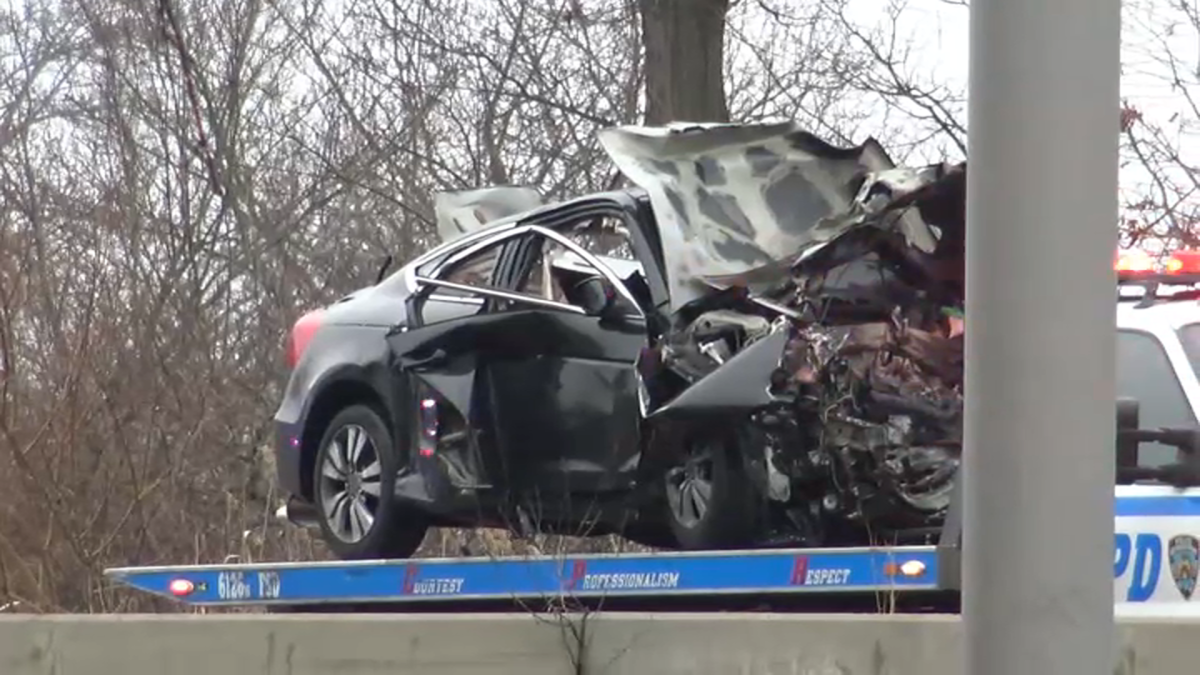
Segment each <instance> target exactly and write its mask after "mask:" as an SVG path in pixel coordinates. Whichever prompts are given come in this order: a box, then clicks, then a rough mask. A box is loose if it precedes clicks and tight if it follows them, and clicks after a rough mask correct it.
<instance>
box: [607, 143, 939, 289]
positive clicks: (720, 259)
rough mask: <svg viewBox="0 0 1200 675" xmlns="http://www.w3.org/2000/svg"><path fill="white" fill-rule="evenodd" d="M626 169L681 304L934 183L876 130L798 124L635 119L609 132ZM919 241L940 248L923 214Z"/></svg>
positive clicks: (910, 233)
mask: <svg viewBox="0 0 1200 675" xmlns="http://www.w3.org/2000/svg"><path fill="white" fill-rule="evenodd" d="M600 142H601V145H602V146H603V147H604V149H605V151H606V152H607V153H608V155H609V157H610V158H611V159H612V160H613V162H614V163H615V164H616V165H617V167H618V168H619V169H620V170H621V172H622V173H624V174H625V175H626V176H627V177H628V178H629V179H630V180H631V181H633V182H634V183H635V184H636V185H638V186H639V187H641V188H642V189H644V190H645V191H646V192H647V194H648V195H649V199H650V202H651V205H652V206H653V209H654V212H655V216H656V218H657V220H658V228H659V232H660V236H661V238H662V242H663V249H664V256H665V259H666V267H667V275H668V276H669V277H670V278H669V280H668V283H669V288H670V293H671V301H672V302H671V304H672V305H673V306H675V307H679V306H681V305H682V304H685V303H687V302H688V301H690V300H692V299H694V298H696V297H699V296H700V295H702V294H704V293H706V292H707V291H708V288H709V283H707V282H706V281H705V279H706V278H712V277H730V276H731V275H738V274H743V273H746V272H749V271H752V270H755V269H759V268H762V267H764V266H769V265H772V264H773V263H777V262H779V261H781V260H785V259H790V258H794V257H795V256H796V255H797V254H799V253H801V252H802V251H804V250H805V249H806V248H810V247H813V246H814V245H818V244H821V243H823V242H827V241H830V240H832V239H834V238H836V237H837V236H839V235H840V234H841V233H842V232H844V231H846V230H848V229H851V228H853V227H854V226H856V225H857V224H861V222H862V216H864V215H867V214H868V212H869V210H870V209H872V208H875V209H879V208H883V207H884V204H880V203H878V200H876V202H875V203H872V201H871V200H872V199H873V198H874V197H875V196H876V195H877V194H879V191H878V190H876V189H875V187H873V186H875V185H877V184H880V183H883V184H886V185H888V186H889V187H890V188H891V189H888V190H886V192H887V193H888V194H889V198H890V197H891V196H895V195H899V194H901V193H905V192H908V191H911V190H913V189H916V188H917V187H919V186H921V185H923V184H925V183H926V182H928V179H929V178H930V177H931V176H932V174H931V173H930V172H924V173H922V171H920V170H918V171H913V170H909V169H897V168H896V166H895V164H894V163H893V162H892V160H891V158H890V157H889V156H888V154H887V152H885V151H884V149H883V147H882V146H880V144H879V143H878V142H877V141H875V140H874V139H868V140H867V141H865V142H864V143H862V144H861V145H857V146H853V147H837V146H834V145H831V144H829V143H827V142H826V141H824V140H821V139H820V138H818V137H817V136H814V135H813V134H811V133H809V132H807V131H804V130H802V129H800V128H799V127H798V126H797V125H796V124H795V123H793V122H771V123H761V124H687V123H680V124H674V125H668V126H665V127H641V126H624V127H615V128H611V129H605V130H603V131H601V132H600ZM903 221H904V222H903V223H902V228H903V229H904V232H905V235H906V237H907V238H908V240H909V242H910V243H911V244H912V245H913V246H916V247H917V248H920V249H921V250H924V251H926V252H928V251H931V250H932V249H933V248H934V246H935V245H936V234H935V233H934V232H932V231H931V230H929V228H928V227H927V226H925V224H924V223H923V222H921V220H920V216H919V215H917V214H915V213H913V214H911V215H909V214H905V215H904V216H903Z"/></svg>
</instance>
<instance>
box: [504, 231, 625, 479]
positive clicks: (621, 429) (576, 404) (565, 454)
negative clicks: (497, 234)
mask: <svg viewBox="0 0 1200 675" xmlns="http://www.w3.org/2000/svg"><path fill="white" fill-rule="evenodd" d="M595 216H596V214H595V213H591V214H584V215H582V216H579V217H578V218H572V219H568V220H567V221H565V222H561V221H559V222H552V223H550V224H551V225H552V226H553V227H554V229H551V228H550V227H540V226H539V227H535V228H534V229H533V230H531V234H532V235H533V236H531V237H530V238H529V239H527V240H525V241H523V242H522V245H521V246H520V247H514V248H513V249H512V250H511V256H512V259H511V264H509V265H508V266H507V267H506V269H505V273H506V274H507V275H508V276H506V277H505V279H504V280H503V282H504V285H505V287H506V288H507V289H510V290H512V291H513V292H514V293H517V294H519V295H522V296H526V297H535V298H538V299H539V300H541V301H546V302H552V303H556V304H555V305H546V306H544V307H537V308H532V307H531V308H526V309H514V310H511V311H512V312H513V316H512V317H511V326H512V328H513V329H514V330H515V331H517V332H516V333H515V334H514V337H515V336H518V335H519V337H515V339H518V340H519V341H520V346H519V347H518V348H515V349H511V350H505V351H503V352H500V351H495V352H493V353H491V354H490V355H489V357H488V362H487V364H486V366H485V367H484V368H483V372H484V377H485V378H486V383H485V384H481V386H486V388H487V391H488V393H489V395H490V397H491V401H490V408H491V409H492V411H493V413H494V418H493V424H494V429H495V439H496V447H497V450H498V452H499V453H500V456H501V457H503V458H504V462H505V464H506V470H507V472H508V475H509V477H510V480H511V481H512V483H513V484H514V486H517V487H520V488H522V490H536V491H538V492H539V493H540V494H547V493H593V492H603V491H608V490H619V489H624V488H627V487H629V486H630V484H631V482H632V480H633V477H634V474H635V470H636V466H637V460H638V458H639V447H640V446H639V434H640V428H641V419H642V411H641V403H640V396H639V393H640V392H639V388H640V384H639V379H638V375H637V368H636V363H637V361H638V358H639V356H640V355H641V354H642V352H643V350H644V349H645V347H646V346H647V343H648V337H647V328H646V316H645V309H644V307H643V305H644V303H643V302H639V300H638V298H637V297H636V296H635V295H634V294H633V293H631V292H630V290H629V288H628V287H627V286H626V284H625V283H623V280H622V279H621V278H620V277H619V276H618V275H617V274H616V273H614V272H613V270H612V269H611V268H610V267H609V266H608V265H606V264H604V263H603V262H602V261H601V259H599V258H598V257H597V256H595V255H593V254H592V253H591V252H589V251H587V250H586V249H585V248H583V247H582V246H581V245H579V244H578V243H577V242H575V241H572V240H571V239H570V238H569V237H567V236H565V235H564V234H563V233H562V230H565V229H569V228H570V227H571V226H572V225H575V224H578V223H579V222H583V221H586V220H588V219H590V218H595ZM556 284H557V287H556ZM588 284H591V286H590V287H591V288H592V289H599V288H603V289H604V290H605V296H604V297H605V298H606V300H605V301H604V302H603V303H592V304H590V305H589V304H588V303H587V302H586V301H585V299H584V297H583V296H582V295H581V293H582V290H581V289H584V288H585V286H587V285H588ZM592 297H594V298H597V297H600V296H597V295H593V296H592Z"/></svg>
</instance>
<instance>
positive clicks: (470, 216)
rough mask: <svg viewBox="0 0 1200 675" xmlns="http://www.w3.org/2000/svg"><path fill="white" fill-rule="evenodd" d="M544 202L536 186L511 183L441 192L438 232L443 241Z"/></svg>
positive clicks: (437, 197)
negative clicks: (519, 185) (509, 184)
mask: <svg viewBox="0 0 1200 675" xmlns="http://www.w3.org/2000/svg"><path fill="white" fill-rule="evenodd" d="M544 203H545V202H544V201H543V200H542V196H541V195H540V194H538V191H537V190H534V189H533V188H528V187H517V186H507V185H499V186H494V187H486V188H478V189H475V190H459V191H446V192H438V193H437V194H435V195H434V201H433V204H434V213H435V215H436V218H437V229H438V236H439V237H440V238H441V240H442V242H443V243H444V242H448V241H453V240H455V239H458V238H459V237H461V236H463V235H466V234H470V233H472V232H474V231H476V230H478V229H480V228H481V227H483V226H484V225H490V224H492V223H495V222H497V221H499V220H501V219H503V218H509V217H512V216H515V215H518V214H521V213H524V212H526V211H531V210H533V209H536V208H537V207H539V206H542V205H543V204H544Z"/></svg>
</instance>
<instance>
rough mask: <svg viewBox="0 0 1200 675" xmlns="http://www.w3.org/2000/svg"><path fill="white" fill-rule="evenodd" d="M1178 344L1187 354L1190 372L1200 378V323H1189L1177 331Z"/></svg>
mask: <svg viewBox="0 0 1200 675" xmlns="http://www.w3.org/2000/svg"><path fill="white" fill-rule="evenodd" d="M1179 342H1180V344H1182V345H1183V353H1185V354H1187V357H1188V362H1189V363H1191V364H1192V371H1193V372H1195V373H1196V377H1200V323H1190V324H1188V325H1186V326H1184V327H1183V328H1180V329H1179Z"/></svg>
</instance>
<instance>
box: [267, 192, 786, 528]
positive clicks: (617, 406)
mask: <svg viewBox="0 0 1200 675" xmlns="http://www.w3.org/2000/svg"><path fill="white" fill-rule="evenodd" d="M645 201H646V200H645V198H644V195H643V194H642V193H640V191H637V190H630V191H619V192H613V193H603V194H598V195H592V196H589V197H584V198H581V199H577V200H573V201H571V202H567V203H564V204H560V205H553V206H549V207H542V208H539V209H537V210H535V211H533V212H531V213H530V214H527V215H526V216H525V217H521V218H517V219H512V222H509V223H508V224H507V225H505V227H510V226H511V225H512V224H513V223H516V224H524V223H533V224H538V225H543V226H545V227H547V228H549V229H554V228H555V227H558V226H561V225H563V224H566V223H570V222H572V221H575V220H578V219H581V218H587V217H593V216H596V215H620V216H621V217H623V218H624V219H625V221H626V222H627V223H628V225H629V231H630V234H631V238H632V242H631V243H632V246H633V248H634V252H635V255H636V256H637V258H638V260H639V261H640V262H641V264H642V267H643V274H644V276H645V280H646V283H647V286H648V288H649V291H650V300H651V306H650V307H646V308H644V309H645V310H646V316H645V317H644V318H639V319H634V318H633V317H627V318H625V319H619V318H617V319H614V318H613V317H609V316H581V315H578V314H572V313H568V312H562V311H556V310H550V309H541V308H527V309H518V310H510V311H507V312H501V313H497V314H483V315H481V316H476V317H470V318H460V319H455V320H453V321H449V322H444V323H442V322H439V323H437V324H434V325H429V326H421V325H420V318H419V316H412V315H411V314H410V313H411V312H412V310H413V306H412V303H411V300H412V297H413V295H414V294H417V292H418V290H419V289H418V287H417V286H418V285H417V284H415V283H414V282H413V279H414V278H415V272H416V268H417V267H418V265H420V266H421V268H422V273H424V270H426V269H434V270H436V267H437V265H438V264H440V263H438V262H437V260H444V259H445V258H446V257H448V256H450V255H453V253H454V251H456V250H459V249H458V248H457V247H455V246H451V247H449V248H446V249H444V250H443V251H442V253H441V254H439V255H438V256H435V257H433V258H430V256H429V254H426V256H423V257H422V258H418V259H417V260H416V261H413V262H410V263H409V264H407V265H405V266H403V267H402V268H400V269H399V270H397V271H396V272H394V273H393V274H391V275H390V276H389V277H387V278H386V279H384V280H383V281H382V282H381V283H379V284H378V285H376V286H373V287H370V288H366V289H362V290H360V291H357V292H356V293H354V294H352V295H350V296H347V297H346V298H344V299H343V300H342V301H340V302H338V303H335V304H334V305H331V306H330V307H328V308H326V309H325V310H324V315H323V321H322V326H321V328H320V329H319V330H318V331H317V333H316V334H315V335H314V336H313V338H312V340H311V342H310V344H309V345H308V347H307V349H306V350H305V352H304V354H303V356H302V358H301V360H300V362H299V363H298V364H297V366H296V368H295V370H294V372H293V373H292V376H291V379H290V381H289V383H288V387H287V393H286V395H285V396H284V399H283V401H282V402H281V405H280V407H279V409H278V411H277V413H276V415H275V421H276V424H277V443H278V447H279V452H278V462H277V466H278V474H279V480H280V484H281V486H282V487H283V489H284V490H285V491H286V492H288V493H291V494H292V495H294V496H296V497H298V498H300V499H301V500H303V501H311V500H312V499H313V493H312V485H311V476H310V475H309V474H311V472H312V467H313V464H314V462H315V452H316V448H315V444H316V443H317V442H318V439H319V437H320V436H321V434H322V432H323V428H322V424H323V423H324V422H327V421H328V420H329V419H330V418H331V417H332V415H333V414H334V413H335V412H336V409H338V408H340V407H342V406H344V405H349V404H350V403H352V402H359V401H357V400H349V399H348V398H347V397H348V396H353V397H355V398H356V399H357V398H360V397H366V398H367V399H369V400H370V401H371V402H372V403H374V404H375V405H377V406H379V407H380V408H381V410H380V412H381V413H384V414H385V419H387V420H388V421H389V423H390V424H391V425H392V428H393V429H394V430H400V431H399V432H398V433H397V434H396V435H397V438H398V439H399V438H402V437H406V436H405V435H406V434H413V433H416V431H415V424H414V418H413V415H414V414H415V413H414V411H415V410H416V407H417V405H416V399H417V397H418V396H419V395H420V394H419V393H418V388H419V387H420V386H425V387H428V388H429V389H432V390H434V391H436V392H437V394H438V395H439V396H440V397H441V398H442V399H444V400H445V402H446V403H449V404H450V405H452V406H453V407H454V408H457V409H458V411H459V412H460V413H462V414H463V415H464V416H465V417H466V418H467V419H469V420H470V424H471V426H472V428H474V429H477V430H478V431H479V432H480V433H479V434H478V436H477V439H476V440H477V441H478V445H477V448H478V456H477V457H474V458H471V459H472V461H473V463H474V465H475V466H476V467H477V468H478V469H479V470H480V471H481V473H482V474H484V475H479V476H474V477H473V482H474V483H475V487H480V486H482V487H484V488H493V489H495V488H500V489H501V490H500V491H503V492H506V493H508V494H506V495H504V496H503V497H501V496H499V495H491V496H489V497H487V498H486V499H484V501H480V498H479V497H480V495H478V494H476V493H477V491H476V490H472V489H470V487H471V486H465V485H456V484H455V482H454V481H452V480H451V479H450V477H449V475H448V473H447V472H446V470H445V467H444V466H442V465H440V464H439V462H438V461H437V459H438V458H436V457H434V458H422V457H418V456H416V453H412V456H410V457H405V458H402V461H401V464H402V465H406V467H405V469H403V470H402V472H401V476H400V478H399V480H398V481H397V488H396V489H397V496H398V497H401V498H402V499H405V500H407V501H409V502H414V503H418V504H421V506H422V507H423V508H424V509H425V510H427V511H428V512H430V513H432V514H436V515H441V516H444V517H445V518H447V519H454V518H456V517H461V518H463V519H466V520H468V521H470V520H471V519H473V518H482V519H483V520H487V519H488V518H490V517H491V516H490V515H488V514H481V513H480V509H481V508H484V509H489V510H493V509H494V508H495V507H497V506H498V505H499V504H500V503H501V502H506V501H507V500H509V499H511V493H513V492H521V493H533V492H536V493H538V494H540V495H544V494H546V493H563V492H565V493H569V494H572V495H579V496H584V495H590V496H599V495H601V494H602V493H611V494H612V495H618V496H619V495H624V494H626V493H627V492H628V491H629V490H630V489H631V488H634V487H636V480H637V477H638V475H639V473H638V469H639V463H640V459H641V442H640V437H641V434H642V433H643V432H644V431H645V430H644V429H643V428H642V426H643V421H642V419H641V415H640V412H639V403H638V396H637V376H636V374H635V370H634V362H635V361H636V359H637V358H638V355H639V354H640V353H641V351H642V349H643V348H644V347H645V346H646V344H647V342H648V340H652V339H655V338H656V337H657V334H658V333H659V332H660V331H661V330H662V329H663V327H665V326H667V325H668V323H669V322H668V317H666V316H664V315H663V313H664V312H665V311H666V308H667V307H669V298H668V297H667V283H666V275H665V271H664V270H663V268H662V264H663V259H664V258H663V255H662V251H661V250H660V249H659V247H658V241H659V237H658V234H657V232H656V231H655V229H654V224H653V220H652V218H653V215H652V213H651V212H650V210H649V207H648V204H646V203H645ZM500 229H503V228H497V230H496V231H497V232H499V231H500ZM470 239H472V240H475V239H476V238H475V237H470ZM466 245H469V244H464V246H466ZM431 260H432V262H431ZM501 264H503V262H502V263H501ZM501 273H503V272H501ZM778 351H781V348H780V349H776V347H775V346H774V341H773V340H772V341H769V344H768V345H766V347H765V348H760V349H752V350H750V351H749V352H748V353H747V354H746V355H744V356H743V357H741V359H740V361H741V362H750V363H753V364H754V367H753V368H749V369H746V370H745V371H741V370H740V369H737V368H723V369H718V371H717V372H716V373H714V375H715V376H716V379H714V380H712V381H711V382H710V381H709V378H705V379H704V380H701V381H700V382H699V383H698V384H697V385H695V391H694V392H690V394H689V393H685V396H683V397H680V398H678V399H677V400H675V401H674V402H669V403H668V406H667V407H666V408H665V409H664V412H663V414H664V415H665V416H677V415H685V414H689V413H691V414H697V413H703V412H705V411H707V410H711V409H713V406H722V405H727V404H725V403H722V402H721V401H723V400H724V399H723V398H722V395H721V394H718V393H716V390H718V389H723V390H726V391H727V392H728V393H732V392H745V391H750V390H753V389H754V388H755V387H757V388H759V389H762V388H763V386H764V384H763V383H764V380H763V379H761V378H762V372H763V371H764V368H763V367H760V364H759V363H758V362H759V361H764V362H765V360H766V356H765V355H769V353H774V352H778ZM431 357H432V358H431ZM404 446H406V447H411V444H410V443H405V444H404ZM493 491H494V490H493ZM560 501H573V500H560ZM547 505H548V506H549V504H547ZM561 508H566V509H567V510H568V511H570V510H571V509H572V506H571V505H570V504H565V503H564V504H563V505H562V507H561Z"/></svg>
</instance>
